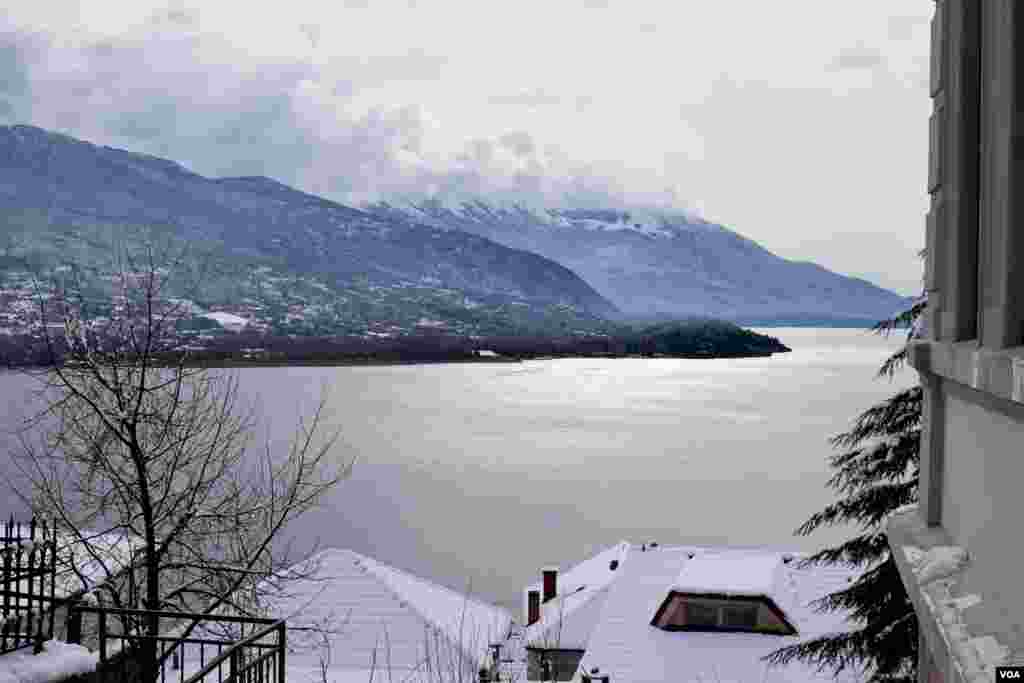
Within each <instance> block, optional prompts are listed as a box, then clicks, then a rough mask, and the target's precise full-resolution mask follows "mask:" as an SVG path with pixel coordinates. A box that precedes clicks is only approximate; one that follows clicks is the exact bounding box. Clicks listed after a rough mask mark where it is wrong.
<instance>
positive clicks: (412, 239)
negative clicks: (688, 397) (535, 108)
mask: <svg viewBox="0 0 1024 683" xmlns="http://www.w3.org/2000/svg"><path fill="white" fill-rule="evenodd" d="M143 231H144V232H146V234H147V235H150V236H152V235H157V236H160V237H162V238H164V239H166V240H168V241H169V242H170V243H174V244H180V245H185V244H187V245H189V249H191V250H192V251H193V253H195V254H201V255H202V260H203V261H204V262H205V263H207V264H208V265H212V267H211V268H209V269H208V270H207V274H206V280H205V281H204V283H203V284H204V286H203V290H202V291H203V294H202V296H201V297H200V298H199V299H198V300H196V301H195V305H196V310H197V311H202V310H208V311H227V312H236V313H239V314H241V315H243V316H246V317H247V318H248V319H252V320H258V321H261V323H262V324H264V325H266V326H267V327H270V328H273V329H274V330H275V331H279V332H289V333H291V332H305V333H318V334H324V333H351V332H360V331H363V332H365V331H366V330H370V329H378V330H381V329H383V330H385V331H386V332H387V331H390V332H393V333H401V332H408V331H411V330H413V329H422V328H423V327H424V326H427V327H440V328H443V329H446V330H447V331H451V332H456V333H464V334H474V333H491V334H503V333H509V332H511V331H514V330H527V329H528V330H530V331H532V332H537V331H547V332H551V331H557V332H561V333H564V332H594V331H602V330H605V329H609V328H608V321H609V320H617V319H622V318H659V317H661V318H665V317H695V316H696V317H711V318H720V319H725V320H733V321H743V320H746V319H757V320H759V321H762V320H763V321H771V320H780V319H800V318H814V319H821V320H825V321H827V320H837V319H843V318H845V319H858V320H864V321H873V320H877V319H879V318H882V317H886V316H889V315H891V314H892V313H893V312H894V311H896V310H899V309H901V308H905V307H906V305H907V303H908V301H909V300H908V299H907V298H905V297H901V296H899V295H898V294H896V293H894V292H890V291H887V290H884V289H882V288H880V287H877V286H875V285H873V284H871V283H869V282H866V281H864V280H860V279H857V278H851V277H847V276H843V275H840V274H837V273H833V272H830V271H828V270H826V269H824V268H822V267H820V266H818V265H816V264H813V263H807V262H794V261H788V260H785V259H782V258H780V257H778V256H776V255H774V254H772V253H771V252H769V251H768V250H766V249H764V248H763V247H761V246H759V245H758V244H756V243H754V242H753V241H751V240H749V239H747V238H745V237H743V236H741V235H739V234H737V233H735V232H733V231H731V230H728V229H727V228H724V227H722V226H720V225H716V224H714V223H710V222H706V221H703V220H700V219H697V218H694V217H692V216H689V215H687V214H684V213H681V212H671V211H637V210H625V209H619V208H608V209H603V210H594V209H551V208H530V207H527V206H525V205H520V204H507V203H498V202H493V201H488V200H487V199H486V198H481V199H474V200H470V201H463V202H458V203H450V204H445V203H442V202H439V201H434V200H430V201H420V202H408V203H398V202H392V203H376V204H372V205H367V206H364V207H359V208H357V207H352V206H346V205H344V204H341V203H338V202H335V201H331V200H328V199H325V198H322V197H318V196H314V195H310V194H307V193H304V192H301V191H299V190H297V189H294V188H291V187H288V186H287V185H284V184H282V183H280V182H277V181H275V180H272V179H269V178H265V177H232V178H208V177H204V176H202V175H199V174H196V173H193V172H191V171H189V170H188V169H186V168H185V167H183V166H181V165H179V164H177V163H175V162H173V161H169V160H167V159H161V158H158V157H153V156H148V155H143V154H136V153H133V152H128V151H124V150H119V149H114V148H110V147H102V146H97V145H93V144H91V143H88V142H85V141H82V140H77V139H75V138H72V137H69V136H66V135H63V134H59V133H54V132H50V131H47V130H44V129H41V128H37V127H33V126H25V125H16V126H3V127H0V288H2V287H3V286H4V282H5V278H6V280H7V287H8V289H7V290H2V289H0V291H8V292H11V291H15V290H12V289H11V288H10V280H11V278H12V277H13V278H15V279H17V278H16V277H15V276H20V275H24V272H23V269H24V267H25V264H32V267H33V268H35V269H36V270H43V271H44V272H45V271H46V269H47V268H51V269H52V268H55V267H59V266H60V265H61V264H63V263H67V262H74V263H76V264H78V265H80V266H81V265H83V264H84V265H85V267H86V270H89V269H90V268H91V269H92V271H93V272H94V273H95V275H96V281H97V282H101V281H102V280H103V271H104V267H103V266H102V264H103V263H104V260H105V259H107V260H109V255H110V253H111V250H112V246H113V245H114V244H115V242H116V241H117V240H118V239H120V238H121V237H122V236H124V235H126V234H139V233H140V232H143ZM19 274H20V275H19ZM2 305H3V301H2V296H0V308H2ZM0 314H2V311H0ZM0 324H2V320H0ZM390 332H388V333H390Z"/></svg>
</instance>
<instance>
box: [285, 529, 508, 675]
mask: <svg viewBox="0 0 1024 683" xmlns="http://www.w3.org/2000/svg"><path fill="white" fill-rule="evenodd" d="M310 565H311V566H312V567H314V572H313V576H312V577H311V578H310V579H297V580H294V581H291V582H288V583H287V584H286V587H285V590H284V592H283V593H282V594H281V595H279V596H278V597H277V598H276V599H274V600H273V601H272V605H271V613H272V614H273V615H274V616H277V617H283V618H287V619H288V627H289V631H288V640H289V645H293V644H294V645H295V646H297V647H298V649H299V652H298V653H297V654H295V655H289V658H288V668H289V680H292V678H294V677H293V676H292V675H291V673H292V669H293V668H294V669H295V673H296V676H298V677H299V678H301V677H302V674H301V672H302V671H309V672H314V673H317V674H318V672H319V662H320V658H321V657H322V656H323V657H327V656H328V653H329V657H330V662H329V668H330V672H331V674H330V676H329V678H330V680H336V679H337V680H348V679H349V678H352V679H358V678H359V677H360V676H362V679H363V680H369V676H368V673H369V670H370V669H371V668H375V669H376V670H377V673H376V675H375V676H374V679H375V680H386V674H384V675H382V671H383V670H385V669H390V670H391V671H392V672H398V673H396V674H395V679H394V680H396V681H399V680H401V681H407V680H415V679H416V676H419V675H425V672H426V662H427V661H428V660H429V661H430V664H431V666H432V667H433V669H434V674H433V675H434V676H435V678H436V669H437V668H441V669H442V670H450V671H456V670H458V669H460V668H461V669H465V672H464V674H465V673H467V672H469V671H471V672H472V673H473V674H475V672H476V670H477V668H478V665H479V662H480V660H481V659H482V658H483V657H484V656H485V655H486V654H487V646H488V644H489V643H490V642H491V641H494V640H501V639H502V638H504V637H505V636H506V635H507V633H508V629H509V627H510V625H511V615H510V614H508V613H507V612H506V611H505V610H502V609H500V608H498V607H494V606H492V605H489V604H486V603H484V602H481V601H478V600H474V599H471V598H469V597H467V596H465V595H462V594H460V593H458V592H456V591H453V590H451V589H448V588H445V587H444V586H439V585H437V584H434V583H432V582H430V581H427V580H426V579H422V578H419V577H416V576H413V575H412V574H409V573H407V572H404V571H401V570H399V569H396V568H394V567H391V566H388V565H386V564H383V563H381V562H377V561H376V560H373V559H371V558H369V557H366V556H364V555H360V554H359V553H356V552H353V551H351V550H340V549H329V550H325V551H323V552H321V553H319V554H318V555H316V556H315V557H314V558H312V559H311V561H310ZM325 625H327V626H328V627H329V628H328V629H327V630H323V631H321V632H320V633H317V632H315V631H310V630H308V629H309V628H310V627H316V626H321V627H323V626H325ZM304 628H305V629H306V630H303V629H304Z"/></svg>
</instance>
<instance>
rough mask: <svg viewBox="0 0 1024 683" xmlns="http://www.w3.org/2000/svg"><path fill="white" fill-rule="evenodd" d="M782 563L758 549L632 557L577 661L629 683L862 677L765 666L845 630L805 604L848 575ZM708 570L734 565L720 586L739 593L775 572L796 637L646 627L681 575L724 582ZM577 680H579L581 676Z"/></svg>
mask: <svg viewBox="0 0 1024 683" xmlns="http://www.w3.org/2000/svg"><path fill="white" fill-rule="evenodd" d="M691 553H692V554H693V558H692V559H691V557H690V555H691ZM794 555H795V556H796V557H800V556H799V555H796V554H794ZM712 558H713V559H714V562H712V561H711V559H712ZM694 560H697V562H696V563H695V571H694V572H693V573H692V574H688V573H684V568H685V566H686V564H687V563H688V562H693V561H694ZM779 560H780V553H779V552H777V551H769V550H755V549H723V548H701V547H668V548H667V547H659V548H655V549H653V550H648V551H647V552H643V553H641V552H634V553H632V554H631V555H630V558H629V562H628V563H626V565H625V567H624V568H623V569H622V570H620V571H621V572H622V575H621V576H619V577H618V578H617V579H616V580H615V582H614V583H612V584H611V585H610V587H609V591H608V596H607V598H606V599H605V600H604V605H603V608H602V610H601V614H600V617H599V619H598V620H597V623H596V625H595V627H594V630H593V632H592V633H591V636H590V639H589V640H588V642H587V647H586V653H585V654H584V656H583V659H582V660H581V662H580V670H581V671H589V670H591V669H593V668H594V667H598V668H599V669H600V671H601V673H602V674H609V675H610V676H611V680H612V681H616V682H618V681H630V682H631V683H654V682H658V683H661V682H663V681H680V682H681V683H685V682H687V681H694V682H697V681H716V683H736V682H743V683H750V682H751V681H757V682H758V683H783V682H787V683H807V682H811V681H833V680H838V681H840V682H854V681H859V680H862V678H858V674H857V673H856V672H851V673H848V674H846V673H844V676H841V677H840V678H838V679H834V678H833V676H832V672H831V671H830V670H827V669H826V670H825V671H823V672H821V673H818V672H817V671H816V670H815V668H814V667H808V666H804V665H802V664H800V663H794V664H790V665H787V666H786V667H772V668H769V667H768V665H767V663H766V662H764V661H762V659H761V658H762V657H763V656H765V655H767V654H768V653H770V652H772V651H773V650H775V649H777V648H779V647H782V646H784V645H789V644H792V643H795V642H800V641H801V640H804V639H806V638H810V637H814V636H816V635H821V634H824V633H826V632H834V631H843V630H847V629H849V628H850V625H849V624H848V623H847V622H846V619H845V617H844V616H843V615H841V614H836V613H825V614H817V613H815V611H814V610H813V609H812V608H811V607H810V605H809V603H810V602H811V601H813V600H814V599H816V598H818V597H821V596H823V595H825V594H826V593H829V592H832V591H834V590H837V589H839V588H842V587H844V586H846V585H848V584H847V580H848V578H851V577H852V576H853V572H852V571H850V570H846V569H841V568H835V567H816V568H808V569H802V570H801V569H797V568H796V565H797V563H796V562H792V563H790V564H788V565H781V566H779V565H778V562H779ZM743 566H748V567H751V568H752V569H753V570H754V571H753V577H754V578H752V579H751V580H750V581H749V582H748V581H746V580H745V579H744V578H743V577H742V576H740V568H741V567H743ZM712 567H719V568H721V569H723V570H724V569H725V568H727V567H731V569H732V570H734V571H730V572H729V576H728V577H727V580H726V581H725V583H729V584H731V585H732V586H734V587H736V586H738V587H740V588H743V589H750V588H760V587H762V586H761V584H763V583H764V579H763V576H764V572H765V569H766V568H767V567H778V571H777V572H776V573H775V578H774V583H773V585H772V589H773V591H774V595H775V599H776V601H777V602H778V603H779V607H781V608H782V609H784V610H785V611H786V613H787V615H789V617H790V618H791V619H792V620H793V622H794V624H795V625H796V627H797V629H798V631H799V634H798V635H793V636H780V635H770V634H763V633H732V632H696V631H664V630H661V629H659V628H657V627H655V626H652V625H651V619H652V617H653V615H654V614H655V613H656V611H657V609H658V607H659V606H660V605H661V604H662V602H663V601H664V600H665V597H666V594H667V591H668V589H671V588H673V587H675V586H676V585H677V584H678V583H679V581H680V578H684V577H687V576H689V577H690V578H689V579H688V580H687V584H695V579H702V580H703V583H704V584H705V585H713V586H714V587H715V588H721V587H722V583H723V582H722V581H718V582H714V581H712V580H711V579H712V578H713V577H711V576H709V575H708V573H707V572H708V571H709V570H711V568H712ZM718 592H721V591H718ZM575 680H579V674H578V673H577V678H576V679H575Z"/></svg>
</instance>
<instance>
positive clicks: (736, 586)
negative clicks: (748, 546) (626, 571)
mask: <svg viewBox="0 0 1024 683" xmlns="http://www.w3.org/2000/svg"><path fill="white" fill-rule="evenodd" d="M783 566H784V565H783V562H782V557H781V555H779V554H764V553H759V554H748V555H740V554H737V553H728V552H726V553H722V554H711V553H708V554H700V555H696V556H694V558H693V559H691V560H689V561H687V562H685V563H684V564H683V569H682V571H680V572H679V576H677V577H676V580H675V581H674V582H673V584H672V586H671V590H674V591H679V592H681V593H715V594H721V595H737V596H746V597H757V596H761V595H763V596H766V597H771V596H772V595H773V594H774V592H775V587H776V582H777V580H778V579H779V578H780V574H781V571H780V570H781V569H782V567H783Z"/></svg>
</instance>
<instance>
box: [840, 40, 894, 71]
mask: <svg viewBox="0 0 1024 683" xmlns="http://www.w3.org/2000/svg"><path fill="white" fill-rule="evenodd" d="M886 64H887V62H886V58H885V55H884V54H882V52H881V51H880V50H878V49H877V48H873V47H867V46H865V45H858V46H856V47H848V48H844V49H842V50H840V51H839V54H837V55H836V56H835V57H834V58H833V59H832V61H831V62H830V63H829V65H828V70H829V71H847V70H861V69H866V70H869V71H874V70H877V69H881V70H884V69H885V67H886Z"/></svg>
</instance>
